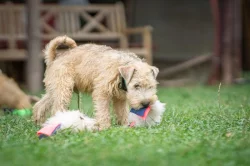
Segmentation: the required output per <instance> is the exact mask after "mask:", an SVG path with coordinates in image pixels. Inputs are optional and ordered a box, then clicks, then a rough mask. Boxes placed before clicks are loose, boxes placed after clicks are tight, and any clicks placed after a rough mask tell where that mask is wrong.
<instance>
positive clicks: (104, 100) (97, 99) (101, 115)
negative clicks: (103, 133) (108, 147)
mask: <svg viewBox="0 0 250 166" xmlns="http://www.w3.org/2000/svg"><path fill="white" fill-rule="evenodd" d="M92 98H93V102H94V108H95V118H96V122H97V124H98V126H99V130H103V129H106V128H109V127H110V126H111V119H110V111H109V104H110V98H109V97H108V95H105V93H103V91H98V90H97V89H96V90H95V91H94V92H93V93H92Z"/></svg>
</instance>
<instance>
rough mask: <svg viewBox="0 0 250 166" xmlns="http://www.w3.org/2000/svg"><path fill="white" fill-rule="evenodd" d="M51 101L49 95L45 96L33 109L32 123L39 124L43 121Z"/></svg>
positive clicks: (48, 111)
mask: <svg viewBox="0 0 250 166" xmlns="http://www.w3.org/2000/svg"><path fill="white" fill-rule="evenodd" d="M52 104H53V101H52V100H51V97H50V95H49V94H45V95H44V96H43V97H42V99H41V100H39V101H38V102H37V103H36V104H35V105H34V107H33V117H32V118H33V121H34V122H35V123H37V124H41V123H43V122H44V121H45V119H46V115H47V114H49V113H50V109H51V106H52Z"/></svg>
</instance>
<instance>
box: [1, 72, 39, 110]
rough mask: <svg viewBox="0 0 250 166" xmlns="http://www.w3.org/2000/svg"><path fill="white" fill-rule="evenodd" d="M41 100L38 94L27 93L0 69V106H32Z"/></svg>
mask: <svg viewBox="0 0 250 166" xmlns="http://www.w3.org/2000/svg"><path fill="white" fill-rule="evenodd" d="M38 100H39V98H38V97H36V96H29V95H27V94H25V93H24V92H23V91H22V90H21V89H20V87H19V86H18V84H17V83H16V82H15V81H14V79H12V78H10V77H7V76H6V75H5V74H3V73H2V72H1V70H0V108H3V107H6V108H11V109H23V108H31V107H32V103H34V102H37V101H38Z"/></svg>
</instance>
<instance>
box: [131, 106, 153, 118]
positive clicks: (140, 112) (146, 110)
mask: <svg viewBox="0 0 250 166" xmlns="http://www.w3.org/2000/svg"><path fill="white" fill-rule="evenodd" d="M149 111H150V106H148V107H145V108H141V109H139V110H136V109H133V108H131V110H130V112H132V113H134V114H136V115H138V116H139V117H141V118H142V119H143V120H145V119H146V118H147V116H148V113H149Z"/></svg>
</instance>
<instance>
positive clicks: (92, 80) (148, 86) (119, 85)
mask: <svg viewBox="0 0 250 166" xmlns="http://www.w3.org/2000/svg"><path fill="white" fill-rule="evenodd" d="M60 45H66V46H68V47H69V48H71V49H70V50H68V51H66V52H64V53H62V54H58V55H57V54H56V49H57V47H58V46H60ZM45 56H46V57H45V62H46V64H47V69H46V71H45V78H44V83H45V87H46V94H45V95H44V96H43V97H42V99H41V100H40V101H39V102H37V103H36V104H35V106H34V114H33V119H34V120H35V121H36V122H37V123H42V122H44V121H45V118H46V117H45V116H46V114H47V113H51V115H55V113H56V112H57V111H65V110H67V109H68V105H69V103H70V101H71V97H72V92H73V90H74V88H76V89H77V90H78V91H80V92H82V93H84V92H87V93H91V94H92V99H93V103H94V109H95V119H96V121H97V123H98V125H99V126H100V129H105V128H108V127H109V126H110V125H111V122H110V111H109V109H110V103H111V101H112V102H113V109H114V113H115V114H116V118H117V122H118V124H121V125H126V124H127V120H128V113H129V110H128V108H127V101H128V104H129V105H130V106H131V107H132V108H135V109H139V108H141V107H144V106H146V105H149V104H150V103H153V102H154V101H155V98H154V96H155V94H156V86H157V81H156V76H157V74H158V72H159V70H158V68H156V67H153V66H150V65H148V64H147V63H146V62H143V61H142V60H141V59H140V58H139V57H137V56H136V55H135V54H134V53H131V52H123V51H117V50H114V49H112V48H111V47H108V46H103V45H96V44H85V45H81V46H78V47H77V45H76V43H75V41H74V40H72V39H71V38H69V37H66V36H59V37H57V38H55V39H53V40H51V41H50V43H49V44H48V45H47V46H46V49H45Z"/></svg>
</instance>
